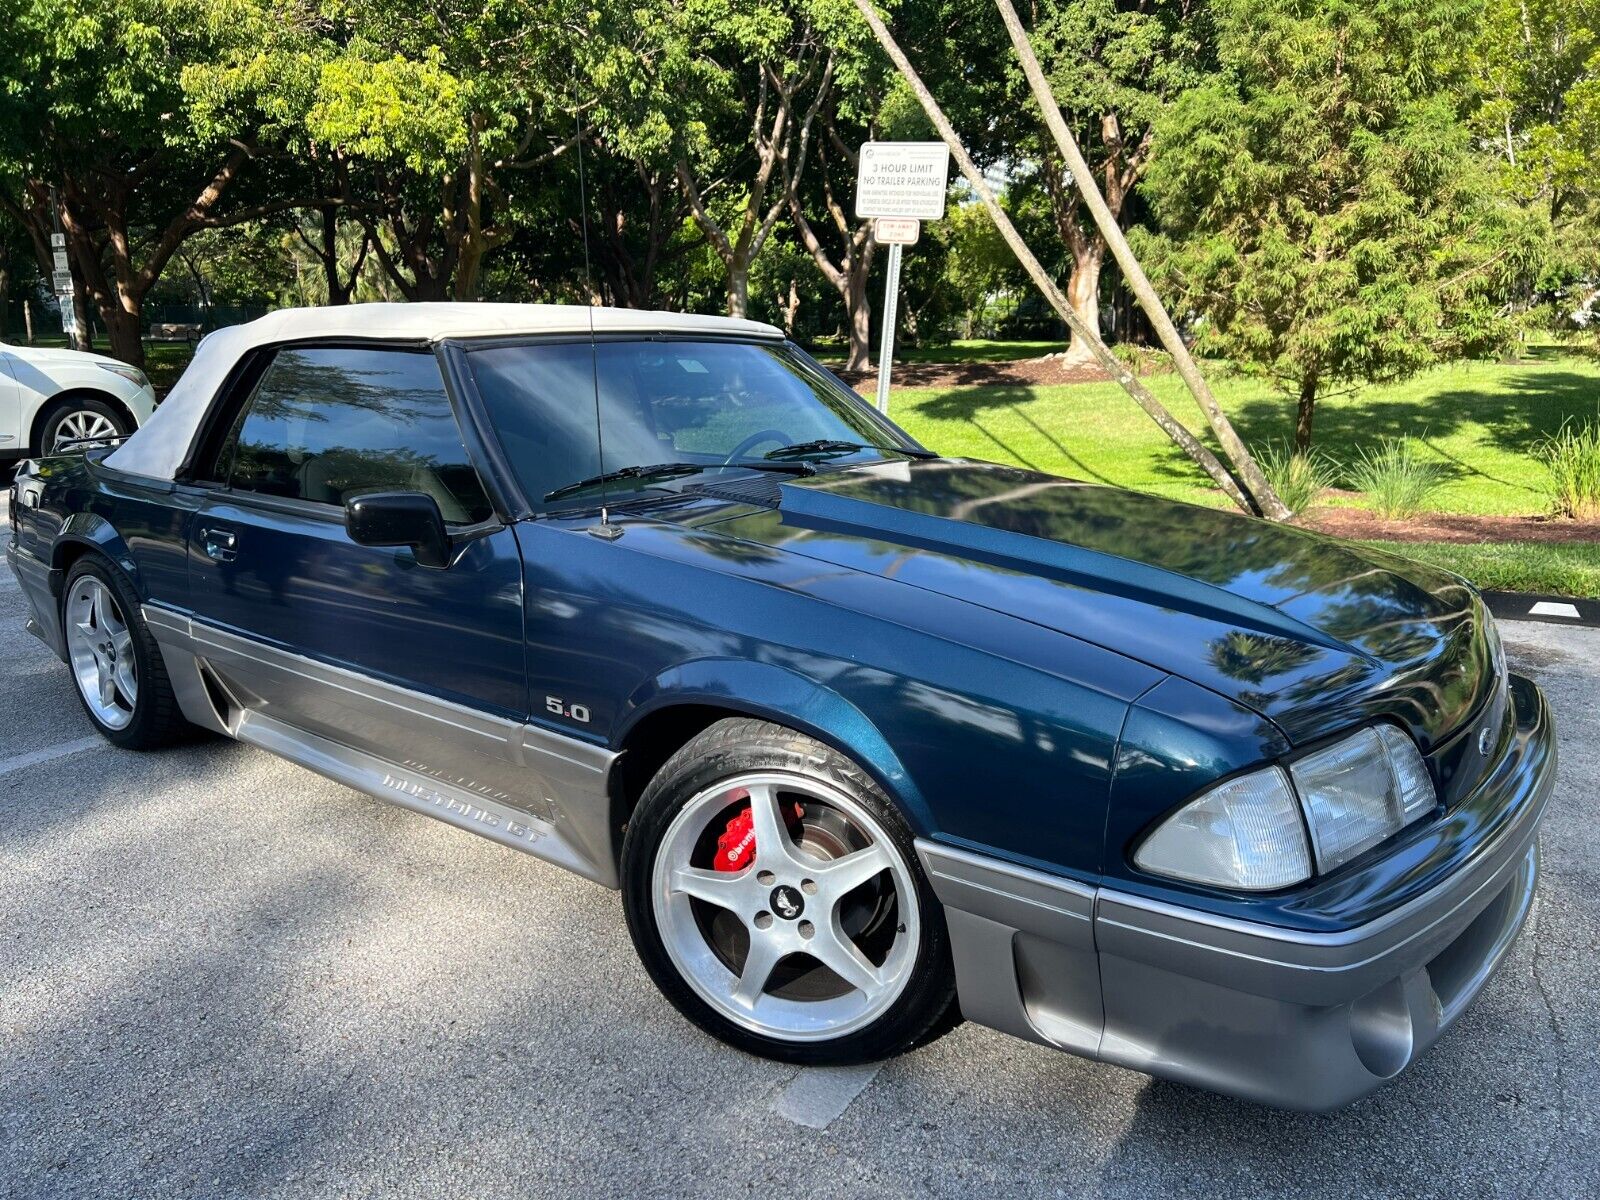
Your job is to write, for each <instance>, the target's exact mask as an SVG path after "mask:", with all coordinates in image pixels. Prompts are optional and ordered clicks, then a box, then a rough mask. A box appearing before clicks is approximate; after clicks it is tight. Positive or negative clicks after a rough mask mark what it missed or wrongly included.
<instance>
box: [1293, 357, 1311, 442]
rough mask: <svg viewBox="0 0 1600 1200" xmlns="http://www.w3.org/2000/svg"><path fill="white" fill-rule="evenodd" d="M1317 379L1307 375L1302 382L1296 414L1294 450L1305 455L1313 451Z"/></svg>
mask: <svg viewBox="0 0 1600 1200" xmlns="http://www.w3.org/2000/svg"><path fill="white" fill-rule="evenodd" d="M1316 405H1317V377H1316V376H1315V375H1307V376H1306V377H1305V378H1304V379H1302V380H1301V381H1300V402H1299V404H1297V405H1296V407H1295V414H1294V448H1295V451H1296V452H1297V453H1300V454H1304V453H1305V452H1306V451H1307V450H1310V449H1311V419H1312V417H1314V416H1315V415H1316Z"/></svg>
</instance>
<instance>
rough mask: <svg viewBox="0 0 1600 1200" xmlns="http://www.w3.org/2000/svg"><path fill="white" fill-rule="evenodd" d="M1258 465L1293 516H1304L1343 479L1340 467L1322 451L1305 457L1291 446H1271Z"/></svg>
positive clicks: (1259, 454)
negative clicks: (1321, 496)
mask: <svg viewBox="0 0 1600 1200" xmlns="http://www.w3.org/2000/svg"><path fill="white" fill-rule="evenodd" d="M1255 457H1256V462H1257V463H1259V464H1260V466H1261V470H1262V471H1263V472H1265V474H1266V476H1267V482H1268V483H1270V484H1271V485H1272V490H1273V491H1275V492H1277V493H1278V499H1280V500H1282V501H1283V502H1284V503H1285V504H1286V505H1288V506H1289V511H1290V512H1296V513H1298V512H1304V511H1305V510H1306V509H1308V508H1310V507H1311V505H1313V504H1315V503H1316V501H1317V497H1318V496H1320V495H1322V493H1323V492H1325V491H1327V490H1328V489H1329V488H1331V487H1332V486H1333V485H1334V483H1335V482H1336V481H1337V480H1338V478H1339V464H1338V463H1336V462H1334V461H1333V459H1331V458H1329V457H1328V456H1327V455H1326V454H1324V453H1322V451H1320V450H1312V451H1311V452H1310V453H1307V454H1302V453H1300V452H1299V451H1298V450H1295V449H1294V448H1293V447H1292V446H1290V445H1289V444H1288V443H1287V442H1268V443H1267V444H1266V445H1265V446H1263V447H1261V448H1260V449H1259V450H1257V451H1255Z"/></svg>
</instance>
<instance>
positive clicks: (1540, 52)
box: [1473, 0, 1600, 221]
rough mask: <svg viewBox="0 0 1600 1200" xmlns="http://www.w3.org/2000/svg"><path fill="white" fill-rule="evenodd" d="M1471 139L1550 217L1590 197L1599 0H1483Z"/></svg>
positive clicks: (1595, 179)
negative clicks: (1483, 146)
mask: <svg viewBox="0 0 1600 1200" xmlns="http://www.w3.org/2000/svg"><path fill="white" fill-rule="evenodd" d="M1474 49H1475V55H1474V63H1473V65H1474V68H1475V75H1476V82H1477V86H1478V92H1479V95H1480V97H1481V103H1480V106H1479V108H1478V110H1477V112H1476V113H1475V114H1474V120H1475V125H1476V128H1477V130H1478V132H1479V135H1480V136H1481V137H1482V138H1483V139H1484V142H1485V144H1486V145H1488V146H1491V147H1493V149H1494V151H1495V154H1496V156H1497V157H1498V158H1499V160H1500V162H1501V165H1502V166H1503V168H1504V171H1505V178H1506V181H1507V183H1508V184H1509V185H1510V187H1511V188H1512V190H1513V191H1514V192H1515V193H1516V194H1517V195H1519V196H1521V197H1524V198H1525V199H1527V200H1528V201H1529V202H1538V203H1540V204H1542V205H1543V206H1545V208H1546V211H1547V212H1548V213H1549V216H1550V218H1551V220H1552V221H1560V220H1562V218H1563V217H1564V216H1566V215H1568V214H1569V213H1570V212H1572V210H1574V209H1580V208H1581V207H1582V206H1583V205H1584V204H1585V203H1586V202H1588V201H1590V200H1593V199H1594V198H1596V197H1597V196H1600V0H1488V5H1487V7H1486V9H1485V12H1484V19H1483V27H1482V33H1481V36H1480V38H1479V41H1478V44H1477V46H1476V47H1475V48H1474Z"/></svg>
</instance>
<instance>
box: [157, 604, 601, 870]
mask: <svg viewBox="0 0 1600 1200" xmlns="http://www.w3.org/2000/svg"><path fill="white" fill-rule="evenodd" d="M144 618H145V622H146V623H147V624H148V625H149V627H150V631H151V633H152V634H153V635H154V636H155V639H156V643H157V645H159V646H160V647H161V656H162V660H163V662H164V664H165V666H166V668H167V674H168V676H169V677H170V679H171V680H172V687H173V691H174V692H175V693H176V695H177V698H178V703H179V706H180V707H181V708H182V709H183V713H184V716H185V717H187V718H188V719H189V720H190V721H192V722H193V723H194V724H196V725H199V726H201V727H202V728H206V729H211V730H214V731H216V732H218V733H223V734H226V735H228V736H230V737H234V738H237V739H239V740H240V741H242V742H248V743H250V744H252V745H256V746H260V747H262V748H263V749H265V750H270V751H271V752H272V753H274V754H278V755H281V756H282V757H284V758H287V759H289V760H290V761H291V762H296V763H299V764H300V765H301V766H303V767H308V768H310V769H311V770H313V771H316V772H318V773H319V774H322V775H326V776H328V777H329V778H331V779H334V780H337V781H338V782H340V783H342V784H344V785H346V786H347V787H352V788H355V789H356V790H358V791H363V792H366V793H368V794H369V795H373V796H377V797H379V798H380V799H384V800H388V801H390V802H391V803H394V804H398V805H400V806H402V807H404V808H410V809H412V810H414V811H417V812H422V813H426V814H427V815H429V816H432V817H437V818H438V819H440V820H442V821H445V822H447V823H449V824H452V825H458V826H460V827H461V828H463V829H467V830H470V831H471V832H473V833H477V834H481V835H482V836H484V837H487V838H490V839H491V840H493V841H498V842H501V843H502V844H504V845H508V846H512V847H514V848H516V849H518V850H523V851H526V852H527V853H529V854H533V855H535V856H536V857H539V858H544V859H547V860H548V861H551V862H554V863H556V864H557V865H559V866H562V867H566V868H567V869H568V870H571V871H576V872H577V873H578V874H580V875H584V876H586V877H588V878H590V879H593V880H595V881H596V882H598V883H603V884H605V885H606V886H607V887H616V886H617V873H616V862H617V845H616V839H615V837H614V833H613V830H612V829H611V825H610V792H609V788H608V778H609V774H610V769H611V765H612V763H613V762H614V761H615V759H616V755H615V754H614V753H612V752H611V751H609V750H607V749H605V748H604V747H600V746H595V745H592V744H590V743H587V742H581V741H578V740H577V739H574V738H566V737H562V736H560V735H558V734H554V733H551V732H550V731H549V730H546V729H543V728H541V727H539V726H536V725H532V724H530V723H527V722H520V721H514V720H509V719H506V718H503V717H498V716H494V715H492V714H488V713H484V712H481V711H478V710H476V709H472V708H467V707H464V706H462V705H458V704H453V703H451V702H449V701H446V700H442V699H439V698H437V697H434V696H428V695H424V694H422V693H419V692H415V691H412V690H409V689H406V688H401V687H397V686H395V685H394V684H391V683H387V682H385V681H383V680H379V679H374V678H372V677H371V676H368V675H363V674H357V673H355V672H352V671H348V670H345V669H343V668H340V667H335V666H331V665H329V664H327V663H323V662H318V661H316V660H313V659H310V658H306V657H304V656H302V655H298V654H294V653H292V652H290V651H287V650H284V649H281V648H278V647H275V646H270V645H267V644H266V643H263V642H260V641H258V640H256V639H254V638H247V637H243V636H241V635H240V634H238V633H235V632H231V631H229V630H226V629H223V628H220V627H218V626H215V625H211V624H209V623H207V622H203V621H199V620H195V619H194V618H192V617H191V616H189V615H188V614H186V613H183V612H179V611H177V610H175V609H170V608H166V607H164V606H162V605H156V604H147V605H146V606H145V608H144Z"/></svg>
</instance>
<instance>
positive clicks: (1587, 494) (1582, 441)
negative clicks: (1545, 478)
mask: <svg viewBox="0 0 1600 1200" xmlns="http://www.w3.org/2000/svg"><path fill="white" fill-rule="evenodd" d="M1538 454H1539V460H1540V461H1541V462H1543V463H1544V465H1545V469H1546V470H1548V471H1549V472H1550V500H1551V503H1552V506H1553V507H1554V508H1555V511H1556V515H1557V516H1561V517H1574V518H1576V519H1577V520H1580V521H1594V520H1600V424H1597V423H1593V422H1591V423H1589V424H1586V425H1583V426H1582V427H1579V428H1574V427H1573V426H1572V425H1571V424H1570V423H1567V422H1563V423H1562V426H1561V432H1559V433H1557V434H1555V435H1554V436H1552V437H1551V438H1550V439H1549V440H1548V441H1546V442H1545V444H1544V445H1543V446H1541V447H1539V451H1538Z"/></svg>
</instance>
